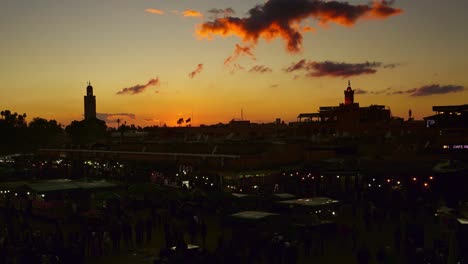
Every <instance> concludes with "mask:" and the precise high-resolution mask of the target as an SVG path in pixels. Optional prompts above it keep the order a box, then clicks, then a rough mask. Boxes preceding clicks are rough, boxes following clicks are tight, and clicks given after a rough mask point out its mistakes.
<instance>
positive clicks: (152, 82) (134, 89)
mask: <svg viewBox="0 0 468 264" xmlns="http://www.w3.org/2000/svg"><path fill="white" fill-rule="evenodd" d="M158 85H160V81H159V78H156V79H151V80H149V81H148V83H146V84H137V85H135V86H132V87H128V88H123V89H122V90H120V91H118V92H117V94H139V93H141V92H143V91H144V90H145V89H146V88H148V87H150V86H158Z"/></svg>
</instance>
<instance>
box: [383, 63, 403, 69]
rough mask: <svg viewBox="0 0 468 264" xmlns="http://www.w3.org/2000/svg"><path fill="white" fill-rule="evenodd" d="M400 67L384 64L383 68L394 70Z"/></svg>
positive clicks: (396, 64)
mask: <svg viewBox="0 0 468 264" xmlns="http://www.w3.org/2000/svg"><path fill="white" fill-rule="evenodd" d="M398 66H400V64H398V63H390V64H385V65H384V66H383V68H384V69H394V68H396V67H398Z"/></svg>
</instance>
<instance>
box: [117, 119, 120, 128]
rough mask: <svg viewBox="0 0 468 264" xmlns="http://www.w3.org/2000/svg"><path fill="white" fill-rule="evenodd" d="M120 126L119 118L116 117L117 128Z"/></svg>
mask: <svg viewBox="0 0 468 264" xmlns="http://www.w3.org/2000/svg"><path fill="white" fill-rule="evenodd" d="M119 128H120V118H117V130H119Z"/></svg>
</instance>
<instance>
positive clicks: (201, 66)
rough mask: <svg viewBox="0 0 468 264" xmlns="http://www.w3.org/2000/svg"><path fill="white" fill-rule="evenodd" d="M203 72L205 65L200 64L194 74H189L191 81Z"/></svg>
mask: <svg viewBox="0 0 468 264" xmlns="http://www.w3.org/2000/svg"><path fill="white" fill-rule="evenodd" d="M202 70H203V64H202V63H199V64H198V65H197V68H196V69H195V70H193V71H192V72H190V73H189V77H190V79H193V77H195V75H197V74H199V73H200V72H202Z"/></svg>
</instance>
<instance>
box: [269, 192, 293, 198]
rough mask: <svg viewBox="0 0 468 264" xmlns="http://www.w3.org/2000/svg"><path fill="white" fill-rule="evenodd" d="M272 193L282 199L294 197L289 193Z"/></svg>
mask: <svg viewBox="0 0 468 264" xmlns="http://www.w3.org/2000/svg"><path fill="white" fill-rule="evenodd" d="M273 195H274V196H276V197H279V198H282V199H292V198H296V196H295V195H293V194H290V193H275V194H273Z"/></svg>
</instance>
